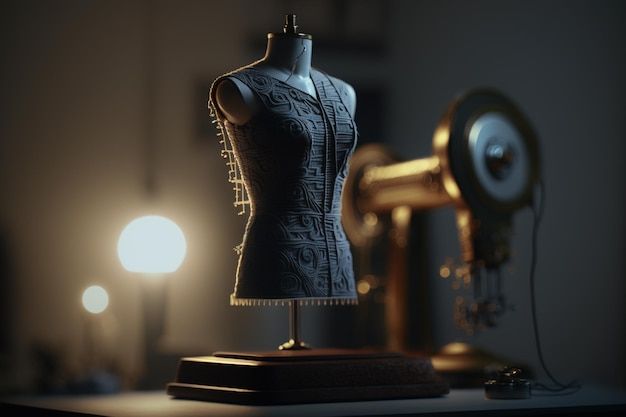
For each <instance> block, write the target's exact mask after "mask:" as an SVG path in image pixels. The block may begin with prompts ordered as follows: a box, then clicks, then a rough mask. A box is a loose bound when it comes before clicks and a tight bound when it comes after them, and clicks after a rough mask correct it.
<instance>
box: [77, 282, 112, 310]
mask: <svg viewBox="0 0 626 417" xmlns="http://www.w3.org/2000/svg"><path fill="white" fill-rule="evenodd" d="M108 305H109V294H108V293H107V290H105V289H104V288H102V287H101V286H99V285H92V286H91V287H87V288H86V289H85V291H83V307H84V308H85V310H87V311H88V312H90V313H91V314H100V313H102V312H103V311H104V310H106V309H107V307H108Z"/></svg>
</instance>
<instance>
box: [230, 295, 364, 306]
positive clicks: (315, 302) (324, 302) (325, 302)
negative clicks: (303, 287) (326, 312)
mask: <svg viewBox="0 0 626 417" xmlns="http://www.w3.org/2000/svg"><path fill="white" fill-rule="evenodd" d="M294 302H297V303H298V305H299V306H339V305H341V306H347V305H358V304H359V300H358V298H302V299H295V300H294V299H284V300H283V299H257V298H235V297H233V296H232V295H231V296H230V305H231V306H237V307H284V306H290V305H291V303H294Z"/></svg>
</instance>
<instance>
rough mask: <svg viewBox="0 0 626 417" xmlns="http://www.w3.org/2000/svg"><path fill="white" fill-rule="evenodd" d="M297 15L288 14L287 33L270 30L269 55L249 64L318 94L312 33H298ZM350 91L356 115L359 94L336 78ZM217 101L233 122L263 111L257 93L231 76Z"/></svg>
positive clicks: (218, 89) (218, 90) (220, 86)
mask: <svg viewBox="0 0 626 417" xmlns="http://www.w3.org/2000/svg"><path fill="white" fill-rule="evenodd" d="M297 29H298V27H297V26H296V24H295V16H294V15H287V22H286V24H285V27H284V28H283V33H268V35H267V49H266V51H265V56H264V57H263V58H261V59H260V60H258V61H256V62H254V63H252V64H250V65H248V67H253V68H256V69H257V70H259V71H262V72H264V73H266V74H267V75H269V76H271V77H273V78H276V79H278V80H281V81H283V82H285V83H287V84H289V85H291V86H292V87H294V88H297V89H299V90H300V91H303V92H305V93H307V94H309V95H311V96H313V97H316V92H315V86H314V85H313V81H312V80H311V53H312V51H313V40H312V37H311V35H307V34H304V33H297ZM334 81H335V82H336V83H338V84H340V85H341V86H342V87H343V88H344V91H345V92H346V97H345V100H346V101H347V102H348V107H349V110H350V113H351V115H352V117H354V110H355V109H356V94H355V92H354V88H352V86H351V85H349V84H348V83H346V82H344V81H341V80H338V79H336V78H334ZM216 102H217V105H218V107H219V109H220V111H221V112H222V113H223V114H224V115H225V116H226V118H227V119H228V121H229V122H231V123H233V124H236V125H242V124H245V123H246V122H248V121H249V120H250V119H251V118H252V117H253V116H254V115H255V114H257V112H258V111H259V110H260V107H261V105H260V103H259V100H258V98H257V97H256V96H255V94H254V93H253V92H252V91H251V90H250V88H249V87H248V86H246V85H245V84H244V83H242V82H241V81H239V80H237V79H236V78H232V77H227V78H225V79H223V80H222V81H221V82H220V83H219V84H218V85H217V86H216Z"/></svg>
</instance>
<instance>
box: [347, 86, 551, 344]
mask: <svg viewBox="0 0 626 417" xmlns="http://www.w3.org/2000/svg"><path fill="white" fill-rule="evenodd" d="M433 148H434V151H433V154H432V155H431V156H428V157H425V158H420V159H415V160H410V161H400V162H399V161H398V160H397V159H396V158H394V157H393V156H392V155H391V153H390V152H389V151H388V150H387V148H386V147H384V146H382V145H379V144H370V145H364V146H362V147H360V148H359V149H358V150H357V152H355V154H354V156H353V158H352V162H351V168H350V172H349V174H348V178H347V179H346V183H345V189H344V194H343V195H344V197H343V222H344V227H345V230H346V233H347V234H348V237H349V238H350V240H351V242H352V243H353V245H354V246H356V247H357V248H358V247H366V246H367V245H368V244H370V243H371V242H372V240H373V239H375V238H377V237H378V236H380V235H381V234H382V233H383V232H385V231H387V230H386V226H385V224H388V223H386V222H383V221H380V218H379V217H380V216H385V215H389V216H390V221H391V225H390V226H389V231H390V233H389V236H390V241H389V246H390V248H389V259H388V271H387V274H388V284H387V288H386V300H387V302H386V304H385V308H386V322H387V333H388V345H389V347H390V348H392V349H398V350H405V348H406V339H407V334H406V333H407V331H408V329H407V306H406V290H407V280H408V277H407V270H406V265H404V264H405V263H406V262H407V256H406V245H407V240H408V235H409V230H408V227H409V225H410V217H411V213H412V212H414V211H426V210H432V209H436V208H439V207H444V206H449V205H453V206H454V207H455V210H456V223H457V229H458V237H459V242H460V247H461V257H462V259H463V261H464V262H465V264H466V267H467V271H468V277H467V278H468V279H469V280H471V281H473V282H472V284H473V287H474V303H472V305H471V306H469V307H467V310H466V315H465V316H466V317H463V320H464V321H465V323H467V324H470V325H472V326H474V327H476V326H478V325H484V324H486V325H487V326H490V325H494V324H495V320H494V317H495V316H496V315H498V314H500V313H501V312H502V311H503V310H504V306H503V305H502V304H504V301H503V300H504V297H503V296H502V294H487V293H485V291H484V290H481V285H482V284H481V282H480V279H481V275H482V274H481V270H487V271H493V270H499V268H500V266H501V265H502V264H503V263H505V262H506V261H507V260H508V259H509V256H510V250H509V246H510V236H511V230H512V220H511V217H512V214H513V213H514V212H515V211H517V210H519V209H520V208H522V207H524V206H527V205H528V204H529V203H530V201H531V199H532V191H533V187H534V184H535V183H536V181H537V178H538V166H539V157H538V152H537V145H536V138H535V134H534V132H533V130H532V128H531V127H530V124H529V123H528V122H527V121H526V118H525V117H524V115H523V114H522V113H521V111H520V110H519V109H518V108H517V107H516V106H515V105H514V104H513V103H512V102H511V101H510V100H509V99H508V98H506V97H505V96H503V95H502V94H501V93H499V92H497V91H494V90H486V89H485V90H474V91H470V92H469V93H467V94H465V95H463V96H461V97H460V98H458V99H456V100H454V101H453V102H452V103H451V104H450V106H449V107H448V109H447V111H446V112H445V114H444V115H443V117H442V118H441V120H440V122H439V124H438V126H437V128H436V129H435V132H434V135H433ZM498 279H499V278H498Z"/></svg>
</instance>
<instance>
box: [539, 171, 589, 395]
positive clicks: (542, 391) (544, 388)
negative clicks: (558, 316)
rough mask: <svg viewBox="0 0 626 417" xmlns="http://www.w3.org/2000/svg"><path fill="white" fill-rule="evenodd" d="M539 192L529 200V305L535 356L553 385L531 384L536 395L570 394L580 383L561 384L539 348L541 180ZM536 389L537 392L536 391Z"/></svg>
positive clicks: (544, 197) (578, 387) (543, 201)
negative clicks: (537, 279)
mask: <svg viewBox="0 0 626 417" xmlns="http://www.w3.org/2000/svg"><path fill="white" fill-rule="evenodd" d="M537 194H539V202H538V203H537V201H536V198H535V197H536V195H535V197H534V198H533V200H532V202H531V206H530V207H531V210H532V212H533V230H532V246H531V258H530V305H531V314H532V322H533V331H534V334H535V347H536V349H537V356H538V357H539V363H540V364H541V368H542V369H543V371H544V373H545V374H546V375H547V376H548V378H549V379H550V380H551V382H552V384H554V385H553V386H549V385H546V384H543V383H540V382H535V383H534V384H533V385H532V389H533V391H535V392H534V393H533V395H537V396H558V395H570V394H574V393H575V392H577V391H578V390H579V389H580V388H581V387H582V385H581V384H580V383H579V382H577V381H571V382H569V383H567V384H563V383H562V382H560V381H559V380H557V379H556V378H555V377H554V376H553V375H552V372H550V370H549V369H548V366H547V365H546V361H545V359H544V357H543V351H542V350H541V341H540V338H539V326H538V324H537V306H536V304H537V303H536V300H535V275H536V269H537V246H538V245H537V240H538V234H539V233H538V232H539V226H540V224H541V219H542V217H543V211H544V208H545V200H546V192H545V186H544V183H543V180H540V181H539V184H538V193H537ZM536 391H538V392H539V393H536Z"/></svg>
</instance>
